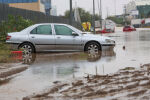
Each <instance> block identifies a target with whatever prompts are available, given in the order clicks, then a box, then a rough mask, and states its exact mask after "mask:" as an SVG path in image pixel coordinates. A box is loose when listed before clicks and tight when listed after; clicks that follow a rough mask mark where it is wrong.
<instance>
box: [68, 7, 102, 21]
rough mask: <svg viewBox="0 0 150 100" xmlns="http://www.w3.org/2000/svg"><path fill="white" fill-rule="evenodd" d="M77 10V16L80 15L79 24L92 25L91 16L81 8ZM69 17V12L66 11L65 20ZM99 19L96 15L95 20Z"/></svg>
mask: <svg viewBox="0 0 150 100" xmlns="http://www.w3.org/2000/svg"><path fill="white" fill-rule="evenodd" d="M78 10H79V14H80V18H81V22H91V23H92V14H90V12H89V11H86V10H85V9H83V8H78ZM73 13H74V9H73ZM69 15H70V11H69V10H67V11H66V12H65V18H69ZM99 19H100V17H99V15H98V14H96V15H95V20H99Z"/></svg>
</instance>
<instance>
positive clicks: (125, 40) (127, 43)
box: [0, 31, 150, 100]
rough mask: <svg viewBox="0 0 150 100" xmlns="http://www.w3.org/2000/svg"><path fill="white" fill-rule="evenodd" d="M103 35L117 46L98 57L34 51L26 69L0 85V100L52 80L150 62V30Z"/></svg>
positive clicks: (18, 96) (12, 99)
mask: <svg viewBox="0 0 150 100" xmlns="http://www.w3.org/2000/svg"><path fill="white" fill-rule="evenodd" d="M106 36H109V37H111V38H113V39H114V40H116V43H117V45H116V47H115V49H114V50H112V51H103V52H102V53H100V54H99V55H98V56H91V55H88V54H85V53H44V54H37V55H36V56H34V57H33V58H35V59H33V63H32V64H31V65H30V67H29V69H28V70H26V71H25V72H22V73H20V74H18V75H17V76H16V77H15V78H13V79H12V80H11V81H10V82H9V83H7V84H4V85H2V86H0V100H20V99H21V98H22V97H24V96H27V95H30V94H32V93H34V92H38V91H41V90H43V89H44V88H47V87H49V86H50V85H51V84H53V82H54V81H61V80H69V79H73V78H78V77H82V76H86V75H87V74H101V75H103V74H109V73H114V72H116V71H118V70H119V69H122V68H125V67H139V66H140V65H142V64H145V63H150V59H149V56H150V53H149V52H150V31H137V32H129V33H122V32H119V31H118V32H117V33H115V34H107V35H106ZM29 58H30V57H29Z"/></svg>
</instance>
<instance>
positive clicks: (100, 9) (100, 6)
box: [98, 0, 102, 29]
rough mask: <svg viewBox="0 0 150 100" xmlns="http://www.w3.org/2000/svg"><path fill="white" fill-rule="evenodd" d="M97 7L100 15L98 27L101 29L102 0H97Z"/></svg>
mask: <svg viewBox="0 0 150 100" xmlns="http://www.w3.org/2000/svg"><path fill="white" fill-rule="evenodd" d="M98 9H99V16H100V18H99V19H100V28H101V29H102V0H98Z"/></svg>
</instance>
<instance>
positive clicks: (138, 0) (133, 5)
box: [125, 0, 150, 18]
mask: <svg viewBox="0 0 150 100" xmlns="http://www.w3.org/2000/svg"><path fill="white" fill-rule="evenodd" d="M145 5H150V0H133V1H131V2H129V3H128V4H127V5H126V6H125V13H126V14H127V15H129V16H130V18H136V17H137V16H138V15H139V10H138V9H137V7H138V6H145Z"/></svg>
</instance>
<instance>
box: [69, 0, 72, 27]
mask: <svg viewBox="0 0 150 100" xmlns="http://www.w3.org/2000/svg"><path fill="white" fill-rule="evenodd" d="M72 17H73V12H72V0H70V20H69V24H70V25H72Z"/></svg>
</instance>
